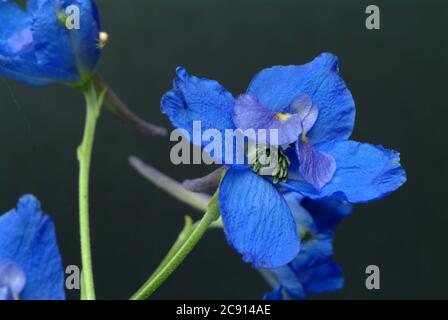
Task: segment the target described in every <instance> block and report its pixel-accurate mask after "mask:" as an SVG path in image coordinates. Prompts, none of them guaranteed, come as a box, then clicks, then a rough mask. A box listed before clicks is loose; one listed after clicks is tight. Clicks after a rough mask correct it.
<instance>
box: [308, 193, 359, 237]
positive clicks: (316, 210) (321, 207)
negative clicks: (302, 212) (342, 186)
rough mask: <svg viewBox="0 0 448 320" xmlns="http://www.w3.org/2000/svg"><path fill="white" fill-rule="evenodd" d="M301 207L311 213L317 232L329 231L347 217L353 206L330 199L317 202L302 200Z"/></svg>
mask: <svg viewBox="0 0 448 320" xmlns="http://www.w3.org/2000/svg"><path fill="white" fill-rule="evenodd" d="M301 205H302V206H303V208H305V209H306V210H307V211H308V212H310V213H311V215H312V217H313V220H314V223H315V225H316V228H317V230H319V232H327V231H331V230H332V229H333V228H334V227H335V226H336V225H337V224H338V223H339V222H340V221H341V220H342V219H344V218H346V217H347V216H349V215H350V214H351V212H352V210H353V204H351V203H348V202H346V201H341V200H337V199H332V198H323V199H319V200H312V199H310V198H304V199H303V200H302V202H301Z"/></svg>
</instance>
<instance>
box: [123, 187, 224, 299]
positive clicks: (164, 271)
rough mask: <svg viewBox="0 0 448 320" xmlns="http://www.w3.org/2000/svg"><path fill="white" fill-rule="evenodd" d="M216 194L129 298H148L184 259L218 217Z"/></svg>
mask: <svg viewBox="0 0 448 320" xmlns="http://www.w3.org/2000/svg"><path fill="white" fill-rule="evenodd" d="M217 195H218V191H217V192H216V193H215V195H214V196H213V198H212V200H211V201H210V204H209V207H208V210H207V212H206V213H205V214H204V216H203V217H202V219H201V220H200V221H199V222H198V223H195V224H194V225H193V226H191V224H190V225H189V226H188V223H186V227H185V228H184V230H183V232H182V233H181V235H180V236H179V238H178V240H177V241H176V243H175V244H174V245H173V247H172V248H171V250H170V251H169V252H168V254H167V256H166V258H165V259H164V260H163V261H162V263H161V264H160V266H159V267H158V268H157V269H156V271H155V272H154V274H153V275H152V276H151V277H150V278H149V279H148V281H146V283H145V284H144V285H143V286H142V287H141V288H140V289H139V290H138V291H137V292H136V293H135V294H134V295H133V296H132V297H131V300H146V299H148V298H149V297H150V296H151V295H152V294H153V293H154V292H155V291H156V290H157V289H158V288H159V287H160V286H161V285H162V284H163V283H164V282H165V280H166V279H168V277H169V276H170V275H171V274H172V273H173V272H174V271H175V270H176V269H177V267H178V266H179V265H180V264H181V263H182V262H183V261H184V260H185V258H186V257H187V256H188V254H189V253H190V252H191V251H192V250H193V248H194V247H195V246H196V244H197V243H198V242H199V240H200V239H201V238H202V236H203V235H204V234H205V232H206V231H207V230H208V228H209V227H210V226H211V225H212V224H213V223H214V222H215V221H216V220H217V219H218V218H219V215H220V211H219V203H218V197H217ZM182 234H183V236H184V237H185V234H189V235H188V238H187V239H186V240H183V239H182Z"/></svg>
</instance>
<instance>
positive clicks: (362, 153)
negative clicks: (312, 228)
mask: <svg viewBox="0 0 448 320" xmlns="http://www.w3.org/2000/svg"><path fill="white" fill-rule="evenodd" d="M161 105H162V112H164V113H165V114H166V115H167V116H168V117H169V119H170V121H171V122H172V123H173V125H174V126H175V127H176V128H180V129H183V130H186V131H187V132H188V133H189V135H190V136H194V134H195V127H194V126H193V122H194V121H201V126H202V128H201V129H204V130H207V129H213V130H215V131H216V130H217V131H219V132H221V133H222V136H223V137H224V136H225V131H226V130H227V129H241V130H247V129H276V130H277V131H278V141H276V143H275V141H274V142H270V146H269V147H277V148H278V149H279V152H278V154H279V162H278V166H277V168H276V169H275V170H273V172H272V177H266V176H262V175H260V172H259V165H258V163H255V165H252V166H236V165H235V164H234V163H231V162H228V161H227V162H226V161H225V160H224V161H223V163H224V164H226V165H227V166H228V167H229V170H228V171H227V173H226V175H225V177H224V178H223V180H222V182H221V185H220V194H219V200H220V208H221V215H222V219H223V222H224V231H225V234H226V236H227V239H228V241H229V242H230V244H231V245H232V246H233V247H234V248H235V249H236V250H237V251H238V252H239V253H241V254H242V255H243V258H244V260H245V261H247V262H251V263H252V264H253V265H254V267H256V268H277V267H280V266H283V265H285V264H286V263H288V262H290V261H291V260H292V259H293V258H294V257H295V256H296V255H297V253H298V251H299V248H300V237H299V235H298V233H297V226H296V223H295V221H294V218H293V216H292V214H291V211H290V209H289V207H288V205H287V203H286V201H285V199H284V197H283V195H282V191H284V190H289V191H294V192H297V193H300V194H301V195H303V196H307V197H309V198H312V199H321V198H327V197H332V198H336V199H340V200H344V201H348V202H350V203H357V202H367V201H372V200H375V199H379V198H381V197H383V196H385V195H386V194H388V193H390V192H392V191H394V190H395V189H397V188H398V187H400V186H401V185H402V184H403V183H404V182H405V180H406V176H405V173H404V170H403V168H402V167H401V166H400V162H399V154H398V153H397V152H395V151H391V150H387V149H384V148H382V147H379V146H374V145H370V144H363V143H359V142H355V141H350V140H347V139H348V138H349V136H350V134H351V132H352V130H353V126H354V120H355V104H354V101H353V98H352V95H351V93H350V91H349V90H348V88H347V87H346V85H345V83H344V81H343V80H342V78H341V76H340V75H339V70H338V60H337V58H336V57H335V56H334V55H332V54H329V53H323V54H321V55H319V56H318V57H316V58H315V59H314V60H313V61H311V62H309V63H307V64H305V65H301V66H275V67H272V68H268V69H264V70H262V71H261V72H259V73H258V74H257V75H256V76H255V77H254V79H253V80H252V82H251V83H250V85H249V88H248V89H247V91H246V93H245V94H242V95H240V96H238V97H236V98H234V97H233V96H232V94H230V93H229V92H228V91H227V90H226V89H225V88H224V87H223V86H221V85H220V84H219V83H218V82H216V81H212V80H208V79H202V78H197V77H195V76H191V75H189V74H188V73H187V72H186V71H185V69H183V68H178V69H177V78H176V79H175V80H174V83H173V89H172V90H171V91H169V92H167V93H166V94H165V95H164V97H163V98H162V101H161ZM193 142H195V141H193ZM226 143H227V141H226ZM201 146H202V147H205V146H206V144H205V143H204V142H203V141H201ZM232 147H233V145H232ZM227 152H228V150H225V151H224V153H223V154H225V153H227ZM232 152H233V150H232ZM212 156H214V155H212ZM247 156H248V157H249V155H247Z"/></svg>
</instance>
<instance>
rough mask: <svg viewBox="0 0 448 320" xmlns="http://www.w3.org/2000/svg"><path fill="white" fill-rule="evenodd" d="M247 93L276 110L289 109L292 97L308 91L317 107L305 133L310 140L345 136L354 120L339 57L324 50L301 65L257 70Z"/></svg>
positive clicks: (285, 111) (353, 112) (316, 140)
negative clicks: (315, 118)
mask: <svg viewBox="0 0 448 320" xmlns="http://www.w3.org/2000/svg"><path fill="white" fill-rule="evenodd" d="M247 93H248V94H250V95H252V96H255V97H257V98H258V100H259V101H260V103H261V104H262V105H263V106H265V107H267V108H269V109H270V110H271V111H273V112H275V113H289V112H290V111H291V110H290V107H291V104H292V102H293V101H294V99H295V98H297V97H299V96H302V95H307V96H309V97H310V98H311V99H312V101H313V103H314V104H315V105H316V106H317V108H318V109H319V117H318V118H317V120H316V123H315V124H314V126H313V128H311V130H310V132H309V133H308V138H309V139H310V141H311V142H313V143H316V142H319V141H324V140H335V139H347V138H348V137H349V136H350V134H351V133H352V130H353V126H354V122H355V103H354V101H353V97H352V95H351V93H350V91H349V90H348V88H347V86H346V85H345V83H344V80H342V78H341V76H340V75H339V70H338V59H337V57H336V56H335V55H333V54H330V53H323V54H321V55H319V56H317V57H316V58H315V59H314V60H313V61H311V62H309V63H307V64H304V65H300V66H293V65H292V66H275V67H271V68H267V69H264V70H262V71H260V72H259V73H258V74H257V75H256V76H255V77H254V79H253V80H252V82H251V83H250V85H249V88H248V89H247Z"/></svg>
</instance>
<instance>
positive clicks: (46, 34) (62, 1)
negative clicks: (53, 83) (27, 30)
mask: <svg viewBox="0 0 448 320" xmlns="http://www.w3.org/2000/svg"><path fill="white" fill-rule="evenodd" d="M71 5H75V6H77V7H78V8H79V11H80V16H79V18H80V27H79V29H76V28H73V29H67V28H66V27H65V26H64V24H63V23H61V21H60V20H59V18H58V15H59V14H60V13H63V14H65V10H66V8H67V7H68V6H71ZM28 13H29V14H30V15H31V16H32V17H33V23H32V32H33V37H34V48H35V49H34V51H35V54H36V61H37V63H38V64H39V65H49V66H52V67H54V68H58V69H65V70H67V71H68V72H69V73H70V74H72V75H76V76H77V77H82V76H83V74H90V73H91V72H92V70H93V69H94V68H95V66H96V64H97V63H98V60H99V57H100V49H99V46H98V44H99V40H98V38H99V32H100V20H99V15H98V10H97V7H96V5H95V2H94V1H92V0H34V1H31V2H30V3H29V4H28ZM60 80H61V81H70V80H71V79H60Z"/></svg>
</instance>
